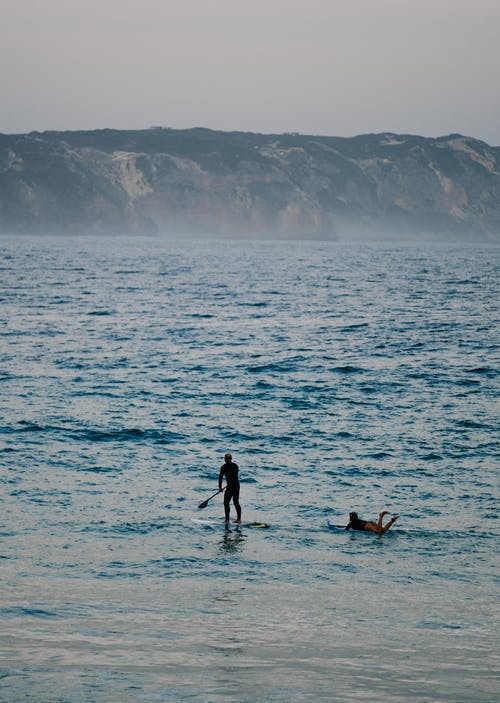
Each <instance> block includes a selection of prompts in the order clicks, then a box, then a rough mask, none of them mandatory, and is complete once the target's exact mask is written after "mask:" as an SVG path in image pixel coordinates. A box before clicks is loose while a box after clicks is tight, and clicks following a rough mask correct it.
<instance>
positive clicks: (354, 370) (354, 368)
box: [330, 364, 364, 374]
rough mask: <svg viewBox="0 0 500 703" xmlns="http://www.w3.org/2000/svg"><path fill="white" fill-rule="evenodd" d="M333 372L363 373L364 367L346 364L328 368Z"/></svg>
mask: <svg viewBox="0 0 500 703" xmlns="http://www.w3.org/2000/svg"><path fill="white" fill-rule="evenodd" d="M330 371H332V372H333V373H345V374H350V373H364V369H362V368H360V367H359V366H352V365H351V364H346V365H345V366H334V367H333V368H331V369H330Z"/></svg>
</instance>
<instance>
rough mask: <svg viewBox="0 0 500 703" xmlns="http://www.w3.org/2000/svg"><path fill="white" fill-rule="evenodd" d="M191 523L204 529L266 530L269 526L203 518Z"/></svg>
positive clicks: (258, 523) (260, 523)
mask: <svg viewBox="0 0 500 703" xmlns="http://www.w3.org/2000/svg"><path fill="white" fill-rule="evenodd" d="M191 519H192V521H193V522H196V523H197V524H198V525H202V526H204V527H212V528H213V529H215V528H217V527H251V528H253V529H256V530H266V529H267V528H268V527H270V525H269V524H268V523H267V522H239V523H238V522H224V521H222V520H203V518H197V517H194V518H191Z"/></svg>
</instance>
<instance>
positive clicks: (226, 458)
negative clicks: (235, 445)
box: [224, 452, 233, 464]
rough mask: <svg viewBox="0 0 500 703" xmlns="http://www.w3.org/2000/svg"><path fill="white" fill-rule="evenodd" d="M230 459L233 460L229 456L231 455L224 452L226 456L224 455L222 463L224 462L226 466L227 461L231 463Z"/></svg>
mask: <svg viewBox="0 0 500 703" xmlns="http://www.w3.org/2000/svg"><path fill="white" fill-rule="evenodd" d="M232 458H233V457H232V456H231V454H230V453H229V452H226V454H224V461H225V462H226V464H227V463H228V462H229V461H231V459H232Z"/></svg>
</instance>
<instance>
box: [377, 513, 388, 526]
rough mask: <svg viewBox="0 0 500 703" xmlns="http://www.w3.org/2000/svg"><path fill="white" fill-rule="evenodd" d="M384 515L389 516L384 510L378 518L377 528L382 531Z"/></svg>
mask: <svg viewBox="0 0 500 703" xmlns="http://www.w3.org/2000/svg"><path fill="white" fill-rule="evenodd" d="M384 515H387V510H382V512H381V513H380V515H379V516H378V521H377V527H378V528H379V529H380V530H381V529H382V518H383V517H384Z"/></svg>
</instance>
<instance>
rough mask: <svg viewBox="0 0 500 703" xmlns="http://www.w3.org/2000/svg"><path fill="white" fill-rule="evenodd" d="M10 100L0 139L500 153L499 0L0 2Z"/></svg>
mask: <svg viewBox="0 0 500 703" xmlns="http://www.w3.org/2000/svg"><path fill="white" fill-rule="evenodd" d="M0 96H1V97H0V101H1V102H0V132H26V131H31V130H45V129H94V128H99V127H116V128H133V129H135V128H143V127H149V126H151V125H165V126H171V127H176V128H184V127H193V126H205V127H211V128H213V129H223V130H245V131H256V132H285V131H297V132H302V133H306V134H330V135H340V136H351V135H354V134H361V133H366V132H380V131H391V132H408V133H414V134H423V135H426V136H436V135H441V134H449V133H450V132H461V133H463V134H467V135H471V136H475V137H478V138H480V139H484V140H485V141H488V142H489V143H490V144H493V145H500V0H85V1H84V0H0Z"/></svg>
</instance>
